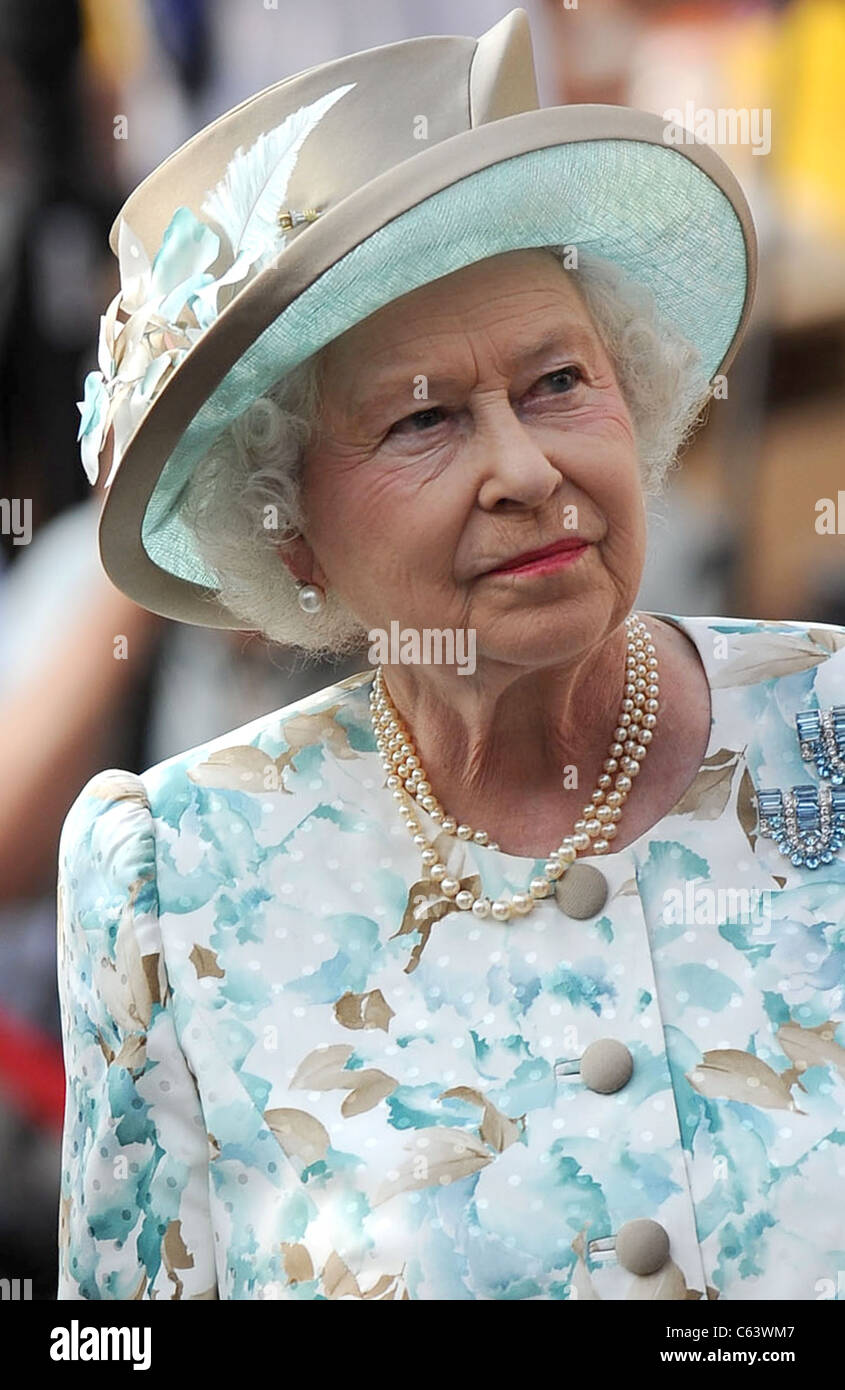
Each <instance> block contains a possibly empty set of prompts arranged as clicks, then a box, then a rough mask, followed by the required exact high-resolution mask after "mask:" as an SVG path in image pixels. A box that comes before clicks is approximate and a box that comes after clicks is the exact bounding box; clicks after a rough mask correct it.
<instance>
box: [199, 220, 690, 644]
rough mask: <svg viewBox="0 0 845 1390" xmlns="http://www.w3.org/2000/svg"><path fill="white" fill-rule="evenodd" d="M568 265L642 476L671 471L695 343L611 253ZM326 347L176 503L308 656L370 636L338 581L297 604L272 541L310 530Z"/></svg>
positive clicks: (262, 614)
mask: <svg viewBox="0 0 845 1390" xmlns="http://www.w3.org/2000/svg"><path fill="white" fill-rule="evenodd" d="M543 249H545V250H548V251H550V252H551V253H552V254H553V255H554V256H555V257H556V258H557V259H558V260H559V261H560V263H561V266H562V268H563V269H565V271H566V274H568V275H571V276H572V277H573V279H574V281H575V283H576V286H577V288H578V291H579V293H580V294H581V297H582V299H583V301H584V303H585V305H586V307H587V309H588V311H589V313H590V316H591V318H592V319H593V322H594V323H595V326H596V329H597V331H598V333H599V335H600V337H601V339H602V342H603V344H604V346H605V350H606V351H607V353H608V356H609V357H610V359H611V362H612V364H613V368H614V371H615V373H616V378H617V381H618V382H619V386H620V389H621V391H622V394H623V396H624V398H625V401H626V404H627V406H628V410H629V412H630V414H631V420H632V423H633V426H634V431H635V436H636V441H637V448H638V453H639V461H640V472H641V478H642V487H643V491H644V493H645V494H646V495H651V496H656V495H659V494H660V492H661V491H662V490H663V486H664V482H665V478H666V475H667V473H668V471H669V469H670V468H671V467H672V466H673V465H674V464H675V462H676V461H677V457H678V454H679V452H680V450H681V449H682V448H683V447H684V445H685V444H686V443H687V441H688V439H689V437H690V435H691V434H692V432H693V430H694V429H695V427H696V423H697V421H698V419H699V417H700V415H701V412H702V409H703V407H704V405H705V403H706V401H707V399H708V397H709V395H710V389H711V388H710V385H709V383H708V381H707V377H706V374H705V373H704V371H703V369H702V366H701V361H700V357H699V354H698V352H697V350H696V349H695V348H694V347H693V345H692V344H691V343H690V342H688V341H687V339H686V338H684V337H683V336H682V335H681V334H680V333H679V332H678V331H677V329H675V328H674V327H673V326H672V325H671V324H669V323H667V322H665V321H664V320H661V318H660V317H659V315H658V312H657V308H656V305H655V301H654V298H653V296H652V294H651V292H650V291H649V290H648V289H646V288H645V286H643V285H641V284H640V283H638V282H635V281H633V280H632V279H630V278H629V277H628V276H627V275H626V274H625V272H624V271H622V270H621V269H620V268H619V267H618V266H616V265H615V264H612V263H611V262H609V261H605V260H600V259H599V258H598V257H595V256H592V255H590V256H588V255H586V254H583V253H579V254H578V256H577V269H575V268H570V263H571V262H572V261H573V260H574V259H575V258H573V257H572V248H571V247H564V246H548V247H545V248H543ZM321 368H322V350H321V351H320V352H317V353H315V354H314V355H313V356H312V357H309V358H307V359H306V360H305V361H304V362H302V363H300V364H299V365H298V366H297V367H295V368H293V369H292V370H291V371H290V372H288V373H287V374H286V375H285V376H284V377H282V379H281V380H280V381H278V382H277V383H276V384H275V386H273V387H272V388H271V389H270V390H269V391H268V392H267V393H266V394H265V395H263V396H259V397H258V398H257V399H256V400H254V401H253V402H252V403H251V405H250V406H249V407H248V408H247V409H246V410H245V411H244V412H243V414H242V415H240V416H239V417H238V418H237V419H236V420H235V421H234V422H233V423H232V424H231V425H230V426H229V427H228V429H226V430H225V431H224V432H223V434H222V435H220V436H219V438H218V439H217V440H216V441H215V443H214V445H213V446H212V448H211V449H210V451H209V452H208V453H207V454H206V455H205V456H204V458H203V459H202V460H201V462H200V463H199V464H198V465H197V468H196V469H195V471H194V473H193V474H192V476H191V479H190V481H189V483H188V484H187V486H186V488H185V491H184V493H183V497H182V502H181V506H180V514H181V517H182V519H183V521H184V522H185V524H186V525H187V526H189V527H190V529H191V531H192V532H193V535H194V537H195V542H196V546H197V549H198V550H199V552H200V554H201V556H202V558H203V560H204V561H205V563H206V564H207V565H208V566H209V567H210V568H211V569H212V570H213V571H214V572H215V573H216V575H217V576H218V592H219V598H220V600H221V601H222V602H223V603H224V604H225V605H226V606H227V608H229V609H230V611H231V612H232V613H234V614H235V615H236V616H237V617H238V618H240V619H241V620H242V621H243V622H244V623H245V624H246V625H247V626H248V627H249V628H250V629H251V630H252V631H255V632H260V633H262V634H263V636H264V637H265V638H266V639H267V640H268V641H270V642H278V643H282V644H283V645H285V646H289V647H293V648H296V649H298V650H299V652H300V653H301V655H302V656H303V658H304V660H305V662H306V663H307V662H308V661H318V660H319V661H322V660H335V659H340V658H343V657H346V656H349V655H351V654H353V653H355V652H357V651H359V650H360V649H361V648H362V647H363V646H365V645H366V641H367V631H366V629H365V628H364V626H363V625H362V624H361V622H360V621H359V620H358V618H357V617H356V616H355V614H354V613H352V612H350V610H349V609H348V608H347V607H346V606H345V605H344V604H343V603H342V601H341V600H340V598H339V596H338V595H337V593H336V592H334V591H333V590H329V591H328V592H327V593H326V602H325V605H324V607H323V609H322V610H321V611H320V612H319V613H317V614H306V613H303V611H302V609H301V608H300V606H299V603H298V599H297V589H296V584H295V581H294V579H293V577H292V576H291V575H290V573H289V571H288V570H287V567H286V566H285V565H284V564H283V562H282V560H281V557H280V555H279V553H278V549H277V547H278V546H279V545H280V544H282V543H283V542H284V541H285V540H286V539H290V538H292V537H293V536H296V535H298V534H301V533H302V532H303V531H304V530H305V526H306V519H305V517H304V516H303V514H302V507H301V500H300V482H301V478H302V471H303V464H304V458H305V452H306V449H307V445H308V443H309V441H310V439H311V438H312V436H313V433H314V429H315V426H316V423H317V421H318V420H319V414H320V408H321V403H322V394H321V389H322V371H321Z"/></svg>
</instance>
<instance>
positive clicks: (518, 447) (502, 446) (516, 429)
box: [473, 401, 563, 510]
mask: <svg viewBox="0 0 845 1390" xmlns="http://www.w3.org/2000/svg"><path fill="white" fill-rule="evenodd" d="M473 443H474V448H475V449H476V450H477V451H478V474H479V478H480V483H479V489H478V502H479V505H480V506H482V507H484V508H486V509H487V510H490V509H492V508H493V507H495V506H497V505H499V504H501V503H502V502H515V503H518V504H520V505H521V506H524V507H538V506H541V505H542V503H544V502H546V501H548V499H549V498H550V497H551V496H552V494H553V493H554V492H555V491H556V490H557V488H558V487H559V486H560V483H561V479H562V476H563V475H562V473H561V471H560V468H559V467H556V466H555V465H554V464H553V463H551V462H550V460H549V458H548V457H547V455H546V453H545V452H544V450H543V448H542V446H541V444H540V442H539V440H538V439H537V437H536V435H534V434H532V432H531V430H529V429H527V428H526V426H525V425H524V424H523V423H522V421H521V420H520V419H519V417H518V415H517V414H516V412H515V411H514V409H513V407H512V406H511V404H510V402H509V401H503V402H496V404H495V406H492V405H491V406H489V407H488V409H487V412H486V418H485V420H484V423H483V424H477V425H476V430H475V437H474V441H473Z"/></svg>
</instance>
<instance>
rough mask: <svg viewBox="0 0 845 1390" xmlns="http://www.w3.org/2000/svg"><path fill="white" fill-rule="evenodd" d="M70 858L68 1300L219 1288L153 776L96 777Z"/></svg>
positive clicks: (64, 1215) (74, 809) (73, 833)
mask: <svg viewBox="0 0 845 1390" xmlns="http://www.w3.org/2000/svg"><path fill="white" fill-rule="evenodd" d="M58 861H59V862H58V884H57V922H58V940H57V965H58V987H59V1002H60V1006H61V1020H62V1041H63V1047H64V1060H65V1073H66V1099H65V1113H64V1129H63V1134H62V1170H61V1196H60V1204H59V1284H58V1295H57V1296H58V1298H59V1299H104V1298H114V1299H146V1298H149V1299H154V1298H155V1299H168V1298H169V1299H176V1298H186V1299H187V1298H217V1296H218V1293H217V1282H216V1271H215V1260H214V1238H213V1232H212V1227H211V1217H210V1206H209V1168H208V1164H209V1149H208V1138H207V1135H206V1130H205V1123H204V1120H203V1115H202V1110H201V1106H200V1101H199V1095H198V1092H197V1088H196V1082H195V1079H194V1076H193V1073H192V1072H191V1071H190V1069H189V1067H188V1063H187V1060H186V1058H185V1055H184V1053H183V1051H182V1048H181V1046H180V1044H179V1039H178V1035H177V1029H176V1025H175V1021H174V1014H173V1001H172V996H171V991H170V987H169V982H168V978H167V973H166V970H165V965H164V953H163V950H162V937H161V931H160V925H159V900H158V890H157V882H156V841H155V828H154V822H153V817H152V813H151V810H150V804H149V801H148V799H147V795H146V790H145V787H144V784H143V782H142V780H141V778H140V777H138V776H136V775H135V774H134V773H130V772H123V771H120V770H119V769H115V768H111V769H109V770H107V771H105V772H101V773H98V774H97V775H96V776H94V777H92V778H91V779H90V781H89V782H88V783H86V785H85V786H84V787H83V788H82V790H81V792H80V793H79V794H78V796H77V798H76V800H75V801H74V802H73V804H72V806H71V808H70V810H69V811H68V813H67V815H66V817H65V820H64V823H63V825H62V831H61V836H60V840H59V854H58Z"/></svg>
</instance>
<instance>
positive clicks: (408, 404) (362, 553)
mask: <svg viewBox="0 0 845 1390" xmlns="http://www.w3.org/2000/svg"><path fill="white" fill-rule="evenodd" d="M323 396H324V408H323V413H322V415H321V420H320V427H319V433H318V435H317V436H315V438H314V440H313V441H312V444H311V447H310V448H309V450H308V453H307V455H306V460H305V467H304V474H303V489H304V492H303V501H304V506H305V515H306V516H307V518H308V525H307V527H306V536H307V541H308V543H309V545H310V550H311V552H312V553H313V558H314V563H313V569H312V573H311V578H312V579H313V580H314V581H315V582H317V583H320V584H323V585H324V586H326V585H329V586H331V587H333V588H334V589H335V590H336V591H337V593H338V594H339V595H340V597H341V598H342V599H343V601H344V602H345V603H346V604H347V605H348V607H349V608H351V609H352V611H353V612H354V613H355V614H356V615H357V617H358V618H359V619H360V620H361V622H362V623H363V625H364V626H365V627H366V628H367V629H368V630H372V629H373V628H380V629H383V630H385V631H387V632H389V631H390V624H391V622H392V621H398V622H399V624H400V628H415V629H417V630H419V631H421V630H422V629H424V628H452V629H459V628H464V629H470V628H474V629H475V634H476V636H475V643H476V660H477V662H478V663H479V664H480V663H481V662H482V661H483V659H484V658H488V659H495V660H499V661H504V662H507V663H510V664H515V665H517V666H542V665H550V664H554V663H555V662H559V661H560V657H561V651H562V646H561V644H562V643H565V644H566V645H565V650H566V651H567V652H573V651H578V650H581V649H582V648H584V647H588V646H590V645H592V643H593V642H595V641H596V640H598V639H599V638H600V637H601V636H603V635H604V633H605V632H607V631H608V630H610V629H612V628H613V627H615V626H616V625H617V624H618V623H619V622H620V621H621V620H622V618H623V617H624V616H625V615H626V614H627V613H628V612H629V611H630V609H631V607H632V605H633V603H634V599H635V596H636V592H637V588H638V585H639V581H640V575H641V571H642V566H643V560H644V548H645V518H644V508H643V499H642V494H641V489H640V478H639V468H638V461H637V451H636V447H635V441H634V432H633V427H632V423H631V419H630V416H629V414H628V410H627V408H626V405H625V402H624V400H623V398H622V394H621V392H620V389H619V385H618V383H617V381H616V378H615V376H614V373H613V369H612V367H611V364H610V361H609V359H608V357H607V354H606V352H605V350H604V348H603V346H602V344H601V341H600V339H599V335H598V333H597V331H596V329H595V327H594V326H593V323H592V321H591V319H590V316H589V314H588V312H587V309H586V307H585V306H584V304H583V302H582V300H581V298H580V296H579V294H578V293H577V291H576V289H575V286H574V284H573V283H572V280H571V279H570V277H569V276H568V275H567V273H566V272H565V271H564V270H563V269H562V268H561V266H560V264H559V263H558V262H557V261H556V260H555V259H554V258H553V257H552V256H551V255H550V254H549V253H548V252H545V251H542V250H528V251H511V252H508V253H506V254H503V255H500V256H496V257H493V258H491V259H489V260H486V261H481V262H478V263H476V264H474V265H471V266H468V267H467V268H465V269H463V270H459V271H456V272H454V273H453V274H451V275H448V276H445V277H444V278H443V279H441V280H437V281H435V282H433V283H432V284H429V285H426V286H423V287H422V288H420V289H418V290H415V291H413V292H412V293H410V294H407V295H405V296H403V297H402V298H401V299H399V300H396V301H394V302H393V303H391V304H389V305H388V306H387V307H386V308H384V309H382V310H380V311H379V312H378V313H376V314H373V315H372V316H371V317H370V318H368V319H366V320H364V321H363V322H361V323H360V324H357V325H356V326H355V327H353V328H351V329H350V330H349V331H348V332H346V333H345V334H343V336H342V337H340V338H338V339H337V340H336V341H335V342H333V343H332V344H330V345H329V347H328V348H327V349H326V351H325V360H324V376H323ZM579 539H580V541H581V542H582V544H581V546H580V548H576V549H572V550H570V553H569V555H568V557H567V558H566V561H565V563H563V562H561V561H560V559H558V560H557V561H552V562H546V563H545V564H534V565H533V566H531V567H528V566H525V567H523V568H522V569H520V570H511V571H510V572H507V571H502V570H501V566H502V565H504V564H506V563H507V562H508V561H512V560H513V559H514V558H516V557H517V556H521V555H524V554H525V553H526V552H531V551H536V550H539V549H545V548H546V547H548V546H549V545H551V544H553V543H555V542H558V541H561V540H564V541H569V542H573V541H578V540H579Z"/></svg>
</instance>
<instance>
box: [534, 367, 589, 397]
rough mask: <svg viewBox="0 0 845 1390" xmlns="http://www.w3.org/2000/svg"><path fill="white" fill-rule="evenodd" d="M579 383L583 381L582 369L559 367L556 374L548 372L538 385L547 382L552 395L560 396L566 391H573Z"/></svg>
mask: <svg viewBox="0 0 845 1390" xmlns="http://www.w3.org/2000/svg"><path fill="white" fill-rule="evenodd" d="M579 381H583V377H582V375H581V371H580V368H578V367H559V368H558V370H557V371H556V372H547V373H546V375H545V376H543V377H541V378H540V381H539V382H538V385H541V384H542V383H543V382H547V383H548V384H549V385H550V387H551V390H552V394H554V395H559V394H562V393H565V392H566V391H571V390H572V388H573V386H575V385H576V384H577V383H578V382H579Z"/></svg>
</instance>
